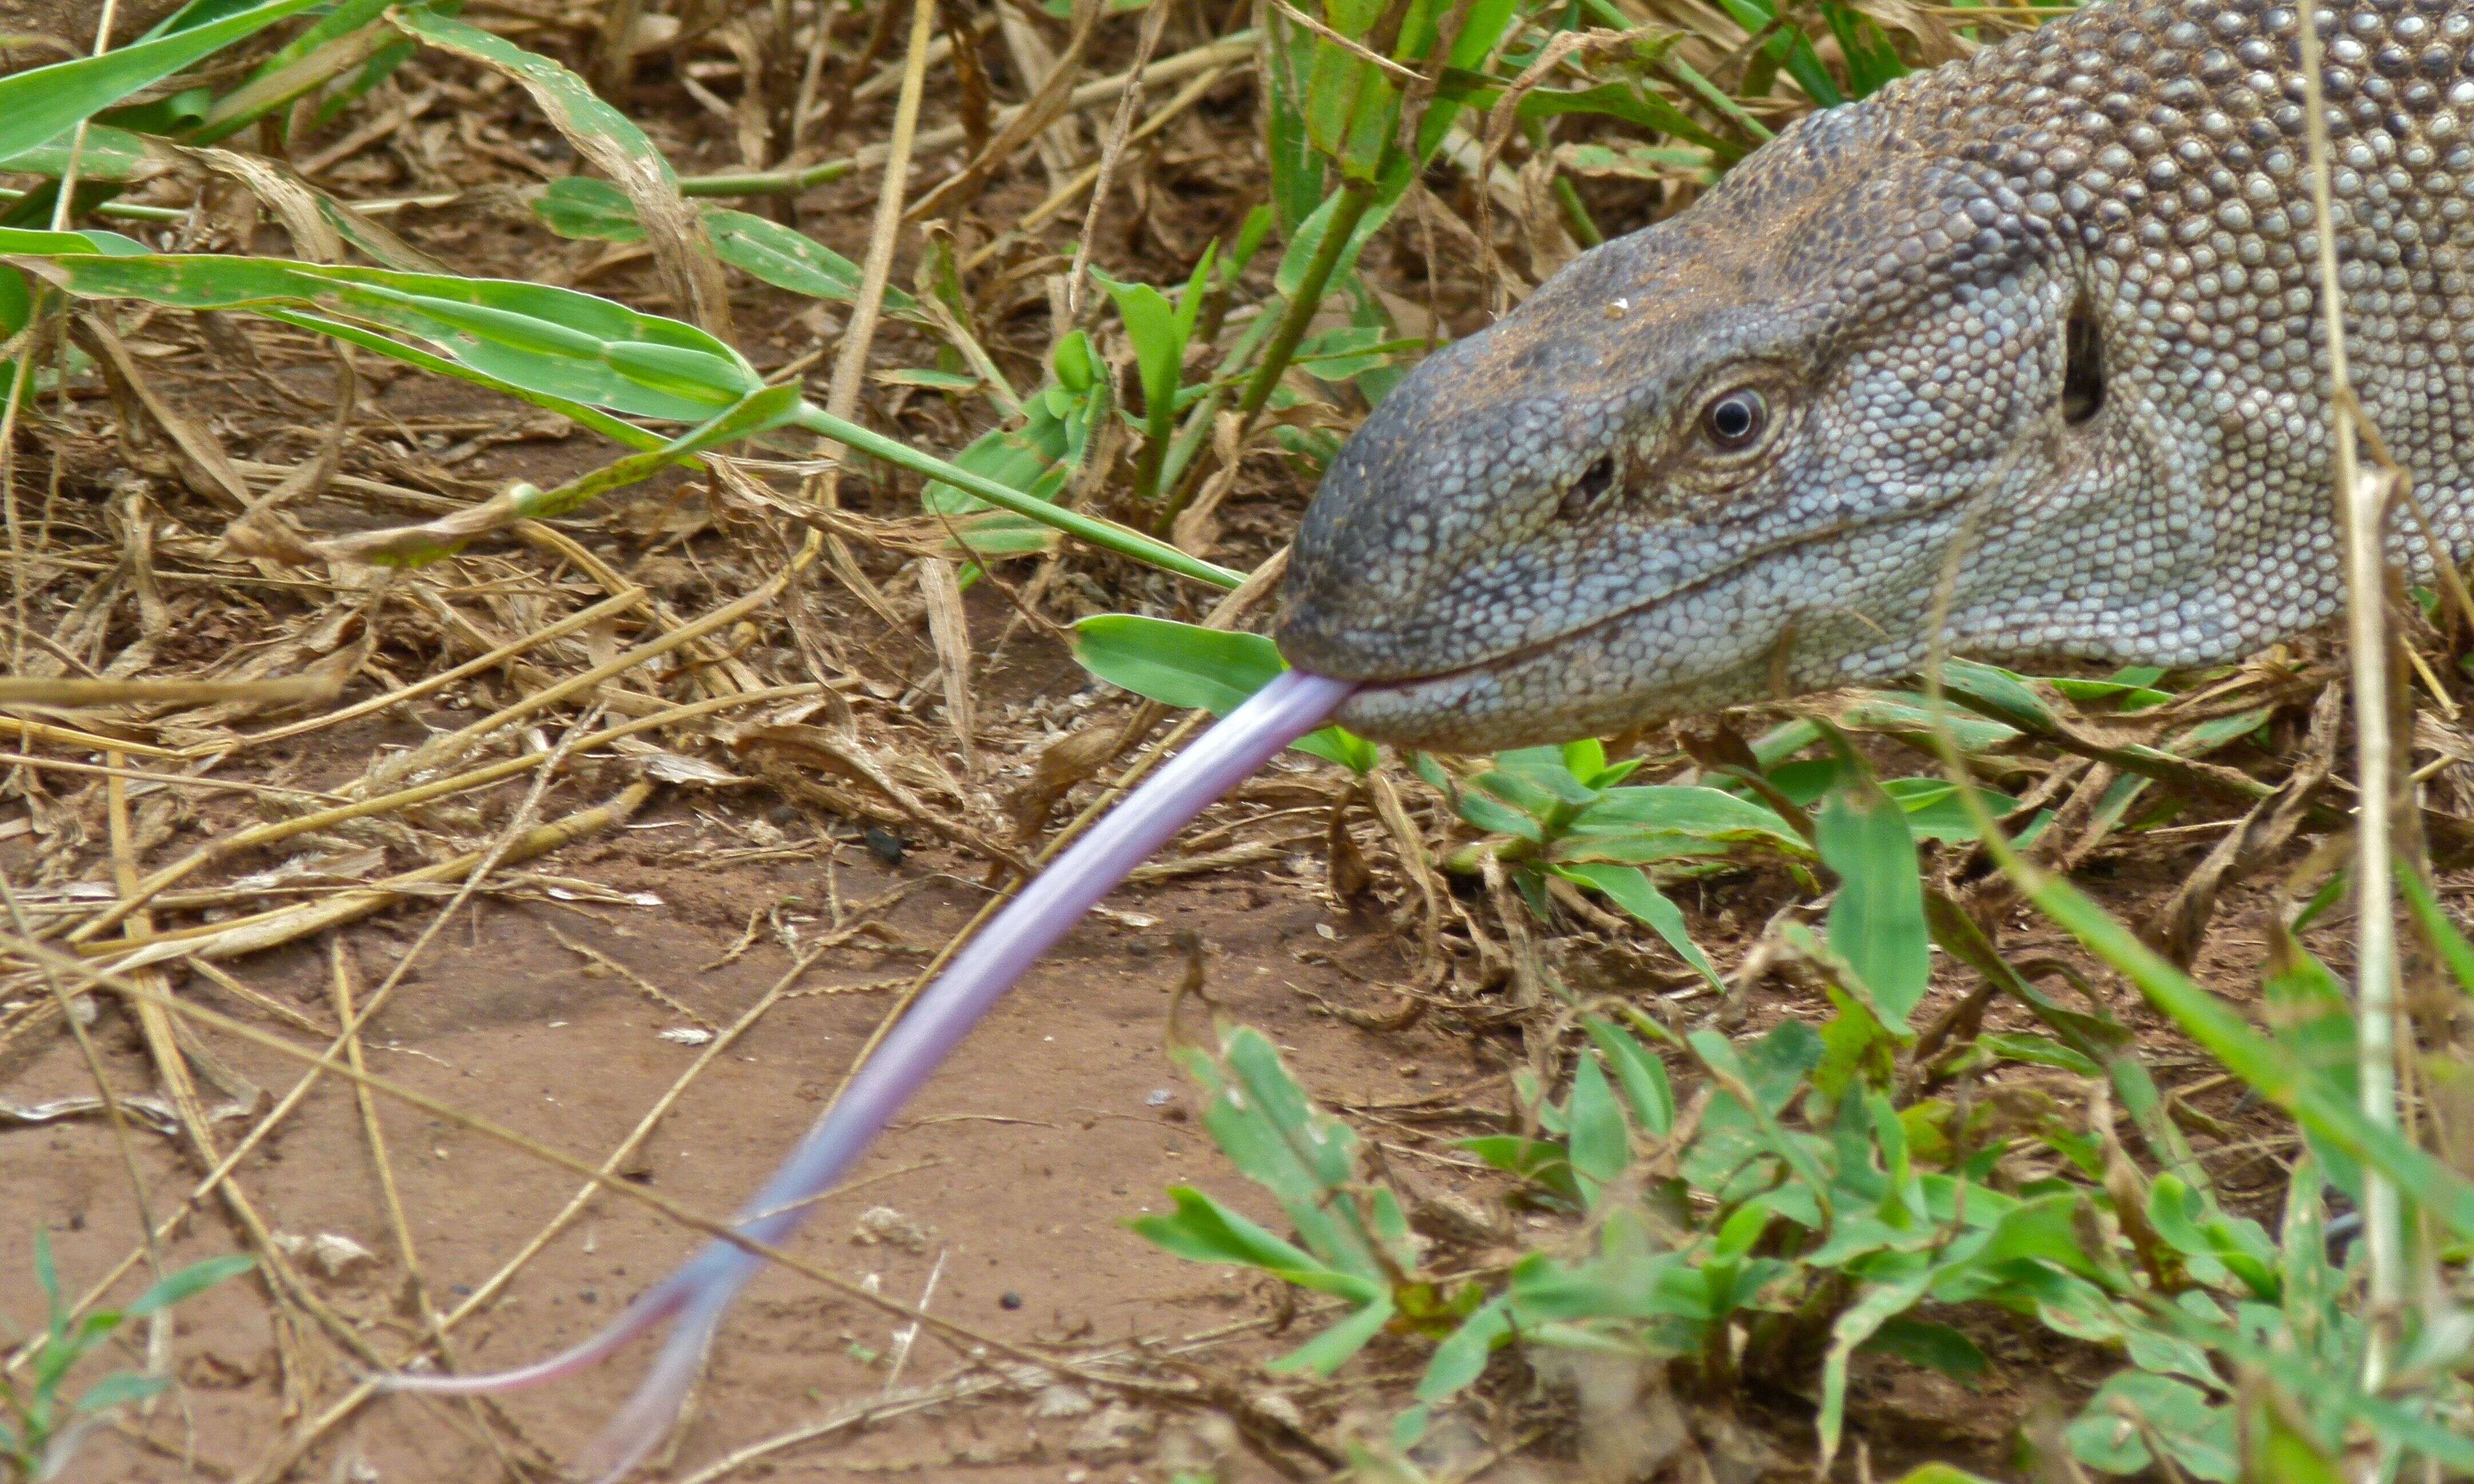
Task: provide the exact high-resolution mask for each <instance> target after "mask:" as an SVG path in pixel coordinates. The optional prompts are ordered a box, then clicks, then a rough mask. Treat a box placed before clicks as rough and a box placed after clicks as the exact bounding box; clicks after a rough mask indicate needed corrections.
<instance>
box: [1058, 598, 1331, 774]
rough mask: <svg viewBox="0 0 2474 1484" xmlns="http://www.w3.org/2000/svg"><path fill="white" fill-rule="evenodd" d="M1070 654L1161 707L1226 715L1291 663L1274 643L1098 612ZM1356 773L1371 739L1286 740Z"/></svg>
mask: <svg viewBox="0 0 2474 1484" xmlns="http://www.w3.org/2000/svg"><path fill="white" fill-rule="evenodd" d="M1073 642H1074V658H1075V659H1076V660H1077V661H1079V663H1080V664H1081V666H1082V668H1084V669H1086V670H1088V671H1090V672H1091V673H1092V674H1094V675H1096V676H1098V677H1100V679H1102V680H1104V681H1106V682H1108V683H1110V684H1112V685H1116V686H1119V687H1121V688H1123V689H1126V690H1130V691H1132V692H1133V693H1134V694H1136V695H1138V696H1142V697H1144V698H1146V699H1148V700H1152V701H1156V702H1158V703H1160V704H1161V705H1162V706H1178V707H1182V708H1186V709H1195V710H1204V711H1209V712H1210V713H1211V714H1212V715H1214V716H1225V715H1227V714H1228V713H1229V712H1230V711H1233V710H1235V709H1236V708H1237V707H1238V706H1241V705H1243V704H1244V703H1245V701H1246V699H1247V698H1248V697H1249V696H1251V695H1252V694H1253V693H1254V692H1256V691H1258V690H1260V689H1262V688H1263V687H1264V686H1265V685H1268V684H1270V683H1271V682H1272V678H1273V676H1276V675H1278V674H1279V673H1280V672H1281V671H1282V670H1285V669H1287V668H1288V662H1287V661H1286V660H1283V659H1282V658H1280V652H1279V650H1278V648H1277V647H1276V646H1274V645H1273V643H1272V641H1271V640H1270V639H1268V638H1265V637H1264V636H1263V635H1261V634H1234V633H1229V632H1226V631H1225V630H1219V629H1205V628H1201V627H1200V626H1199V625H1195V624H1181V623H1176V622H1174V621H1172V620H1169V619H1165V618H1146V617H1143V616H1142V615H1140V614H1136V613H1099V614H1094V615H1093V616H1091V617H1089V618H1085V619H1083V620H1081V621H1080V622H1079V623H1077V624H1076V625H1075V626H1074V641H1073ZM1290 746H1292V747H1294V748H1296V749H1297V750H1298V751H1299V752H1301V753H1308V754H1313V755H1314V756H1317V757H1321V758H1322V759H1324V760H1326V761H1328V762H1336V763H1339V764H1340V765H1341V766H1342V767H1345V768H1347V769H1349V770H1350V771H1351V772H1354V773H1365V772H1368V771H1369V770H1370V769H1371V768H1372V767H1373V766H1374V762H1375V755H1374V747H1373V744H1371V743H1370V742H1368V741H1367V740H1366V739H1365V738H1363V737H1360V736H1357V735H1355V734H1353V733H1351V732H1347V731H1345V730H1341V729H1340V728H1338V727H1325V728H1322V729H1321V730H1317V731H1312V732H1308V733H1307V734H1306V735H1305V736H1302V737H1300V738H1298V740H1297V741H1295V742H1293V743H1291V744H1290Z"/></svg>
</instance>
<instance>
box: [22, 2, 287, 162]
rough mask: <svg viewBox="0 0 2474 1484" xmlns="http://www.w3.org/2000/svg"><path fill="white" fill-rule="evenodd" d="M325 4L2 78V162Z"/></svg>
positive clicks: (231, 18) (251, 16) (234, 20)
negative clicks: (133, 95) (225, 49)
mask: <svg viewBox="0 0 2474 1484" xmlns="http://www.w3.org/2000/svg"><path fill="white" fill-rule="evenodd" d="M321 3H323V0H267V3H266V4H264V5H259V6H254V7H252V8H250V9H249V10H246V11H242V12H238V13H236V14H232V15H228V16H225V17H224V18H223V19H221V20H216V21H209V22H207V23H206V24H205V25H203V26H193V27H191V28H189V29H188V30H186V31H177V32H173V33H172V34H170V35H168V36H158V37H157V38H156V39H154V40H151V41H140V42H137V43H136V44H135V45H133V46H124V47H122V48H120V49H119V50H118V51H112V52H106V53H104V54H103V55H102V56H100V57H85V58H80V59H79V60H76V61H61V62H54V63H53V64H52V65H50V66H48V67H36V68H33V69H31V70H29V71H25V72H20V73H18V74H17V75H16V76H14V77H11V78H0V159H5V158H8V157H9V156H13V155H18V154H22V153H23V152H25V151H27V150H31V149H33V148H34V147H36V145H39V144H43V143H46V142H48V141H49V140H50V139H51V138H52V136H53V135H55V134H59V133H62V132H66V131H68V130H70V129H74V128H76V127H77V125H78V124H79V123H80V122H82V121H83V120H85V119H87V118H90V117H92V116H93V115H95V114H97V113H100V112H101V111H103V110H104V109H106V108H110V107H111V106H112V105H113V104H116V103H118V102H120V101H121V100H122V99H123V98H126V97H128V96H129V95H130V94H132V93H133V92H136V91H137V90H138V89H139V88H141V87H146V86H149V85H151V84H155V83H158V82H161V81H162V80H163V79H165V78H167V77H170V76H171V75H172V74H173V73H175V72H178V71H180V70H181V69H182V68H183V67H185V66H188V65H189V64H191V63H192V62H195V61H198V60H202V59H204V58H206V57H210V56H212V55H213V54H214V53H216V52H219V51H221V50H223V49H224V48H225V47H227V46H230V45H231V44H232V43H233V42H235V41H238V40H240V39H242V38H243V37H246V36H253V35H255V34H256V33H257V32H260V31H263V30H265V29H266V28H267V27H269V26H272V25H274V24H275V23H276V22H278V21H280V20H285V19H288V18H290V17H291V16H294V15H298V14H300V13H301V12H303V11H306V10H308V9H310V8H311V7H312V6H315V5H318V4H321Z"/></svg>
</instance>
